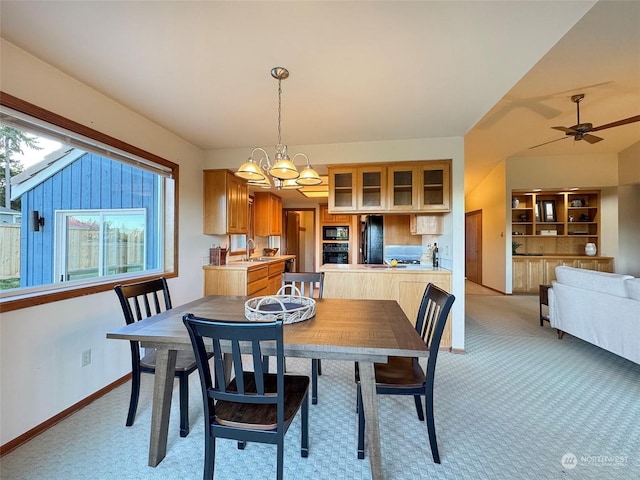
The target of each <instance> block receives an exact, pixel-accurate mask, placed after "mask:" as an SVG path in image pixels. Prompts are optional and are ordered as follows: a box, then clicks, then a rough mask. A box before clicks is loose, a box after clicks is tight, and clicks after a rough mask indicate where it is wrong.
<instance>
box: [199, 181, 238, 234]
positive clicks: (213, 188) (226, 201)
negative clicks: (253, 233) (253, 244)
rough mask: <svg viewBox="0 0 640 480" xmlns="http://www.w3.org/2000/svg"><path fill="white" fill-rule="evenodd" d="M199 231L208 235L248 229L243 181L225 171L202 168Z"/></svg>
mask: <svg viewBox="0 0 640 480" xmlns="http://www.w3.org/2000/svg"><path fill="white" fill-rule="evenodd" d="M203 173H204V175H203V177H204V215H203V231H204V233H206V234H212V235H228V234H236V235H237V234H246V233H248V230H249V195H248V190H247V184H246V183H245V181H244V180H241V179H239V178H238V177H236V176H235V175H234V174H233V172H231V171H229V170H204V172H203Z"/></svg>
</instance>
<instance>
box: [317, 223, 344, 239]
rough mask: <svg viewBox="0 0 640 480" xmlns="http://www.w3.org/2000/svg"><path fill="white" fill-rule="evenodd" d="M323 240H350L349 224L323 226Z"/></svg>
mask: <svg viewBox="0 0 640 480" xmlns="http://www.w3.org/2000/svg"><path fill="white" fill-rule="evenodd" d="M322 240H344V241H347V240H349V227H348V226H346V225H345V226H339V227H336V226H333V225H331V226H329V225H326V226H324V227H322Z"/></svg>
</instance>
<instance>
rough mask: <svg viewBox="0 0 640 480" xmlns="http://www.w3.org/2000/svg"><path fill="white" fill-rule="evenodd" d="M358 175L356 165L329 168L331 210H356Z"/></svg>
mask: <svg viewBox="0 0 640 480" xmlns="http://www.w3.org/2000/svg"><path fill="white" fill-rule="evenodd" d="M356 175H357V169H356V168H354V167H339V168H329V211H332V212H334V211H335V212H340V211H342V212H353V211H355V210H356Z"/></svg>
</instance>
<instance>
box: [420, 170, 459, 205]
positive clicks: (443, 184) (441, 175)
mask: <svg viewBox="0 0 640 480" xmlns="http://www.w3.org/2000/svg"><path fill="white" fill-rule="evenodd" d="M419 173H420V178H419V184H420V190H419V192H418V198H419V202H420V210H421V211H432V212H448V211H450V210H451V187H450V185H451V162H424V163H423V164H422V165H421V166H420V171H419Z"/></svg>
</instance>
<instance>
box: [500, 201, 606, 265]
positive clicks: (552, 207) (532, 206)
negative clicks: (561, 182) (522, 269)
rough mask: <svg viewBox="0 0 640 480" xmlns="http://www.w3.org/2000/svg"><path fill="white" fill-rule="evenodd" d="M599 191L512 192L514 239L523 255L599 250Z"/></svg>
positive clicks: (570, 253) (578, 253) (581, 252)
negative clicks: (591, 247)
mask: <svg viewBox="0 0 640 480" xmlns="http://www.w3.org/2000/svg"><path fill="white" fill-rule="evenodd" d="M599 223H600V192H599V191H597V190H589V191H575V192H574V191H571V192H555V191H554V192H551V191H543V192H513V194H512V208H511V234H512V241H513V242H515V243H518V244H520V245H519V246H518V248H517V249H516V250H515V253H516V254H522V255H527V254H529V255H540V254H542V255H584V254H585V253H584V248H585V245H586V244H587V243H595V244H596V247H597V249H598V251H600V229H599Z"/></svg>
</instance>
